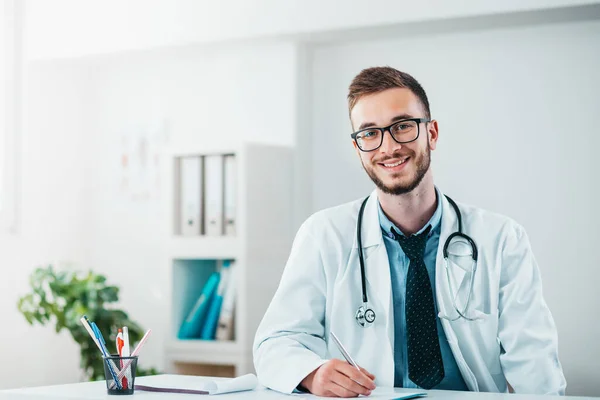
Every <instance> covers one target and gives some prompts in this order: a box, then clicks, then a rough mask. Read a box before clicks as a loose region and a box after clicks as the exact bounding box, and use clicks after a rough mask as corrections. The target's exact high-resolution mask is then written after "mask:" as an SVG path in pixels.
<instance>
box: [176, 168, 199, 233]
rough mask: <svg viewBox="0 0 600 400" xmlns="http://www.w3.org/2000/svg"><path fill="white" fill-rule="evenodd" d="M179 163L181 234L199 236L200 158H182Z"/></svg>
mask: <svg viewBox="0 0 600 400" xmlns="http://www.w3.org/2000/svg"><path fill="white" fill-rule="evenodd" d="M180 163H181V164H180V168H181V169H180V171H181V175H180V182H179V189H180V194H181V195H180V205H179V215H180V218H181V219H180V225H179V226H180V227H181V234H182V235H185V236H191V235H200V234H201V233H202V232H201V227H202V158H201V157H199V156H198V157H182V158H181V159H180Z"/></svg>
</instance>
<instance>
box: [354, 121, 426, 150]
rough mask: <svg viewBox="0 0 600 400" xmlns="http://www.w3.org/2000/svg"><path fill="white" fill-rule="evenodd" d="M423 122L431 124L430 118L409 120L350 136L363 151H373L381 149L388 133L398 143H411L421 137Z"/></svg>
mask: <svg viewBox="0 0 600 400" xmlns="http://www.w3.org/2000/svg"><path fill="white" fill-rule="evenodd" d="M421 122H431V120H430V119H428V118H407V119H403V120H401V121H396V122H394V123H393V124H391V125H390V126H386V127H385V128H366V129H362V130H360V131H357V132H354V133H353V134H351V135H350V137H351V138H352V139H354V141H355V142H356V145H357V146H358V148H359V149H360V150H362V151H373V150H377V149H378V148H380V147H381V144H382V143H383V135H385V131H388V132H389V133H390V135H391V136H392V139H394V141H395V142H396V143H400V144H403V143H410V142H414V141H415V140H417V138H418V137H419V125H420V124H421Z"/></svg>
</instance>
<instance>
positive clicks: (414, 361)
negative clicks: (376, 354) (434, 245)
mask: <svg viewBox="0 0 600 400" xmlns="http://www.w3.org/2000/svg"><path fill="white" fill-rule="evenodd" d="M430 230H431V225H430V226H428V227H427V229H425V231H423V232H422V233H420V234H419V235H412V236H409V237H406V236H402V235H400V234H398V233H397V232H396V231H395V230H394V228H392V234H393V235H394V238H395V239H396V240H397V241H398V243H400V246H401V247H402V250H403V251H404V254H406V256H407V257H408V259H409V260H410V264H409V267H408V276H407V279H406V330H407V337H408V343H407V348H408V377H409V378H410V380H411V381H412V382H414V383H415V384H417V385H419V386H420V387H422V388H423V389H431V388H433V387H434V386H436V385H437V384H439V383H440V382H441V381H442V379H444V364H443V361H442V353H441V351H440V343H439V339H438V332H437V320H436V315H435V304H434V302H433V290H432V288H431V282H430V281H429V275H428V273H427V267H425V261H423V256H424V253H425V245H426V243H427V237H428V234H429V231H430Z"/></svg>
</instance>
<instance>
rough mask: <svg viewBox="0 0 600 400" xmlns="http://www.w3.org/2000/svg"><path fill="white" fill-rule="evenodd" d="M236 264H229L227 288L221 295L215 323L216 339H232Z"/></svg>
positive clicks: (233, 262)
mask: <svg viewBox="0 0 600 400" xmlns="http://www.w3.org/2000/svg"><path fill="white" fill-rule="evenodd" d="M236 274H237V273H236V266H235V261H231V262H230V264H229V276H228V278H227V281H228V282H227V288H226V289H225V295H224V297H223V304H222V306H221V313H220V314H219V323H218V325H217V332H216V335H215V337H216V339H217V340H233V339H234V337H233V331H234V329H233V324H234V312H235V294H236V286H237V282H236V279H237V278H236Z"/></svg>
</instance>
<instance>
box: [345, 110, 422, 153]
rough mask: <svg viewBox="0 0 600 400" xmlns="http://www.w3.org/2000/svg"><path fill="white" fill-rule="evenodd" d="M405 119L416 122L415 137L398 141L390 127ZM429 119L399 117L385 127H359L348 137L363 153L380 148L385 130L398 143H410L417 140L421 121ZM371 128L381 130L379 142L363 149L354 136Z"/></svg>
mask: <svg viewBox="0 0 600 400" xmlns="http://www.w3.org/2000/svg"><path fill="white" fill-rule="evenodd" d="M406 121H413V122H416V123H417V137H415V138H414V139H412V140H408V141H406V142H399V141H398V140H396V138H395V137H394V135H392V131H391V130H390V128H391V127H392V126H394V125H396V124H399V123H401V122H406ZM431 121H432V120H431V119H430V118H405V119H401V120H399V121H396V122H394V123H393V124H391V125H388V126H386V127H383V128H378V127H370V128H365V129H361V130H359V131H356V132H354V133H351V134H350V137H351V138H352V139H353V140H354V143H356V146H357V147H358V149H359V150H360V151H362V152H365V153H368V152H370V151H375V150H377V149H378V148H380V147H381V145H382V144H383V137H384V136H385V132H386V131H387V133H389V134H390V136H391V137H392V140H393V141H394V142H396V143H398V144H405V143H411V142H414V141H415V140H417V139H418V138H419V135H421V128H420V125H421V123H423V122H425V123H427V122H431ZM371 130H378V131H380V132H381V142H380V143H379V146H377V147H375V148H374V149H371V150H363V149H362V148H361V147H360V144H358V139H356V136H357V135H358V134H359V133H361V132H366V131H371Z"/></svg>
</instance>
